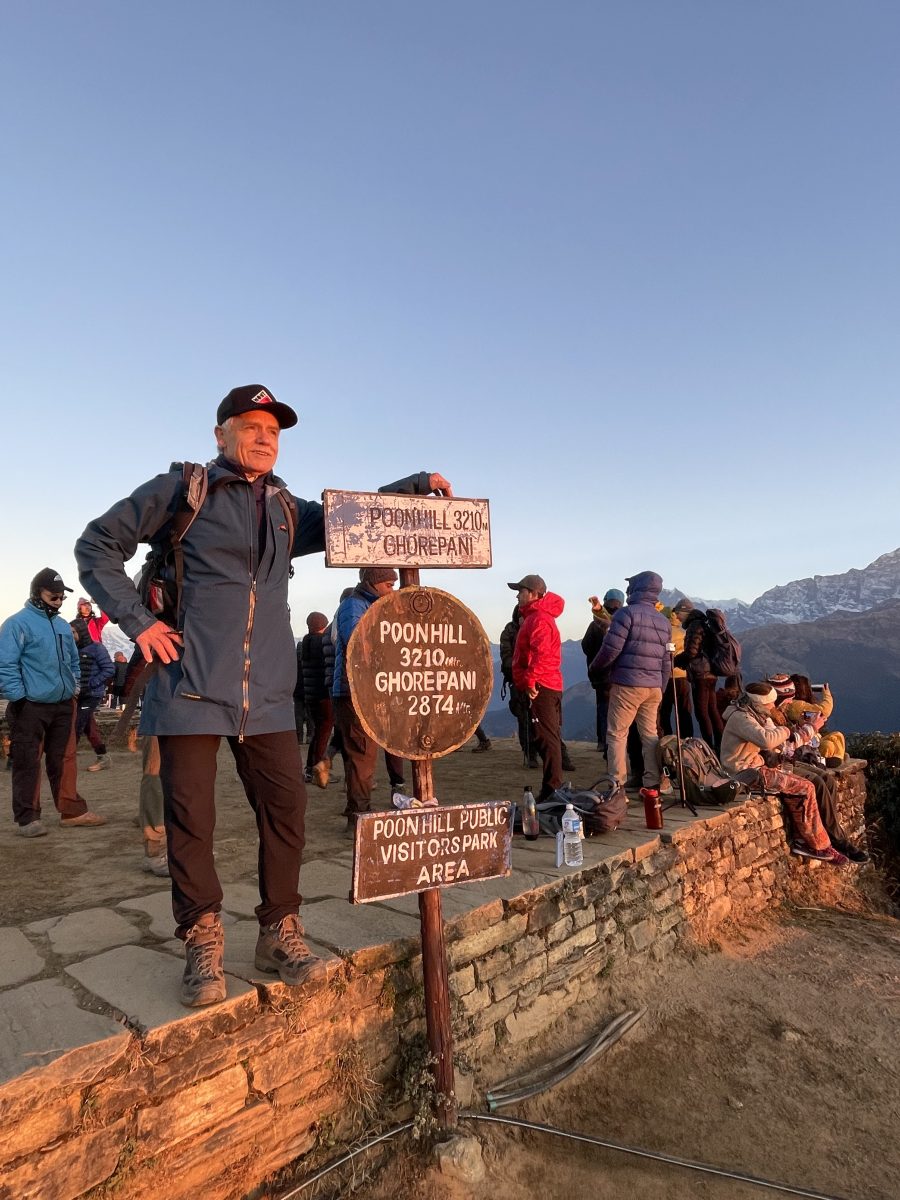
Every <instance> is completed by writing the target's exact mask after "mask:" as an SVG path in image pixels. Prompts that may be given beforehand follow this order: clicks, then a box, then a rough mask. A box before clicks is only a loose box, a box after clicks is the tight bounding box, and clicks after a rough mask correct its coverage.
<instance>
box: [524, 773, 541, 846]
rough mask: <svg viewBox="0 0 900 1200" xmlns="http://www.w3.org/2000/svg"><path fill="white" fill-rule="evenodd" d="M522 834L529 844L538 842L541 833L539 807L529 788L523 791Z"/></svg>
mask: <svg viewBox="0 0 900 1200" xmlns="http://www.w3.org/2000/svg"><path fill="white" fill-rule="evenodd" d="M522 832H523V833H524V834H525V838H526V840H527V841H529V842H533V841H536V840H537V836H538V834H539V833H540V832H541V827H540V824H539V822H538V815H537V805H536V804H535V802H534V793H533V792H532V790H531V788H530V787H527V786H526V787H525V788H524V789H523V791H522Z"/></svg>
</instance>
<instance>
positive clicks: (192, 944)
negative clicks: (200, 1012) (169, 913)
mask: <svg viewBox="0 0 900 1200" xmlns="http://www.w3.org/2000/svg"><path fill="white" fill-rule="evenodd" d="M184 957H185V964H184V975H183V976H182V978H181V1003H182V1004H183V1005H185V1007H186V1008H202V1007H203V1005H204V1004H218V1003H219V1001H220V1000H224V999H225V966H224V963H225V930H224V929H223V928H222V922H221V921H220V920H219V914H218V913H204V914H203V916H202V917H201V918H200V919H199V921H197V923H196V924H195V925H192V926H191V927H190V929H189V930H188V931H187V934H186V935H185V939H184Z"/></svg>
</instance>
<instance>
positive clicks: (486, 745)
mask: <svg viewBox="0 0 900 1200" xmlns="http://www.w3.org/2000/svg"><path fill="white" fill-rule="evenodd" d="M490 748H491V739H490V738H488V739H487V741H486V742H479V743H478V745H477V746H473V747H472V753H473V754H484V753H485V752H486V751H488V750H490Z"/></svg>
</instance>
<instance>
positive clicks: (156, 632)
mask: <svg viewBox="0 0 900 1200" xmlns="http://www.w3.org/2000/svg"><path fill="white" fill-rule="evenodd" d="M135 642H136V643H137V645H138V646H139V647H140V651H141V654H143V656H144V659H145V661H146V662H152V661H153V659H154V658H158V659H159V660H160V662H164V663H170V662H177V661H178V651H179V648H180V647H181V646H183V645H184V639H183V638H182V636H181V634H180V633H178V632H177V631H176V630H174V629H172V628H170V626H168V625H166V623H165V622H164V621H157V622H156V623H155V624H154V625H151V626H150V628H149V629H145V630H144V632H143V633H139V634H138V635H137V637H136V638H135Z"/></svg>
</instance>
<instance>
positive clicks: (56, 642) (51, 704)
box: [0, 567, 106, 838]
mask: <svg viewBox="0 0 900 1200" xmlns="http://www.w3.org/2000/svg"><path fill="white" fill-rule="evenodd" d="M71 591H72V589H71V588H70V587H66V585H65V583H63V580H62V577H61V576H60V575H59V573H58V572H57V571H54V570H53V568H52V567H45V568H44V569H43V570H42V571H39V572H38V573H37V575H35V577H34V579H32V581H31V588H30V594H29V597H28V600H27V601H26V602H25V607H24V608H23V609H22V610H21V611H20V612H18V613H16V614H15V615H13V616H11V617H8V618H7V619H6V620H5V621H4V622H3V624H2V626H0V691H2V693H3V695H4V696H5V697H6V699H7V700H8V701H9V703H8V706H7V710H6V716H7V722H8V724H9V728H10V751H9V754H10V762H11V764H12V809H13V819H14V820H15V823H16V833H18V834H19V835H20V836H21V837H27V838H37V837H44V836H46V834H47V832H48V830H47V826H46V825H45V824H44V823H43V821H42V820H41V755H42V754H43V757H44V762H45V765H46V769H47V776H48V778H49V780H50V792H51V794H52V796H53V802H54V804H55V805H56V808H57V810H58V812H59V816H60V825H62V826H63V827H64V828H66V827H69V826H83V827H91V826H96V825H104V824H105V823H106V818H105V817H102V816H99V815H98V814H97V813H94V812H91V811H90V810H89V809H88V807H87V804H86V803H85V801H84V800H83V799H82V798H81V796H79V795H78V793H77V791H76V787H75V782H74V772H73V771H71V770H69V769H67V755H69V746H70V743H71V745H72V747H73V748H74V723H75V697H76V696H77V694H78V686H79V681H80V678H81V671H80V668H79V661H78V650H77V649H76V646H75V639H74V637H73V636H72V630H71V628H70V627H69V624H68V622H67V621H65V620H64V619H63V617H61V616H60V609H61V608H62V605H63V601H64V600H65V598H66V593H67V592H71ZM73 758H74V755H69V760H70V761H71V759H73Z"/></svg>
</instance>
